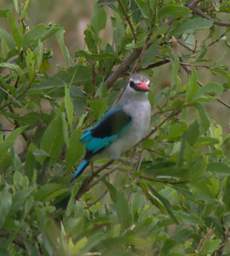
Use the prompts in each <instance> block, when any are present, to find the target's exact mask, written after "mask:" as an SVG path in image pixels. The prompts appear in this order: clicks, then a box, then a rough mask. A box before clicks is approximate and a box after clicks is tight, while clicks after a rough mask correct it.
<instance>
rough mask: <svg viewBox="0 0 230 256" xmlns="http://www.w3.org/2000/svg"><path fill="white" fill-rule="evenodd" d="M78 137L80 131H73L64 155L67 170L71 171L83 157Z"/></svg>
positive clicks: (82, 147)
mask: <svg viewBox="0 0 230 256" xmlns="http://www.w3.org/2000/svg"><path fill="white" fill-rule="evenodd" d="M80 137H81V132H80V130H79V129H75V130H74V131H73V133H72V135H71V137H70V140H69V141H70V142H69V146H68V148H67V153H66V162H67V169H68V170H71V169H72V168H73V167H74V166H75V165H76V163H77V162H78V161H79V160H80V159H81V157H82V156H83V153H84V146H83V145H82V143H81V142H80Z"/></svg>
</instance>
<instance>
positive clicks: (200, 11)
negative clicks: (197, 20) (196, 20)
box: [187, 5, 230, 27]
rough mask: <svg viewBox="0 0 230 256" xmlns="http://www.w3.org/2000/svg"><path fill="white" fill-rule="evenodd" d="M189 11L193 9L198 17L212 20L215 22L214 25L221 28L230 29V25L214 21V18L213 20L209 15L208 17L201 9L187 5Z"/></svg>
mask: <svg viewBox="0 0 230 256" xmlns="http://www.w3.org/2000/svg"><path fill="white" fill-rule="evenodd" d="M187 6H188V8H189V9H191V10H192V11H193V13H194V14H196V15H197V16H200V17H202V18H205V19H207V20H211V21H213V24H214V25H217V26H220V27H230V23H228V22H224V21H218V20H214V19H213V18H211V17H210V16H209V15H207V14H206V13H204V12H203V11H202V10H201V9H199V8H197V7H196V6H193V5H192V6H189V5H187Z"/></svg>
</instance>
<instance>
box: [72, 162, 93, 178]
mask: <svg viewBox="0 0 230 256" xmlns="http://www.w3.org/2000/svg"><path fill="white" fill-rule="evenodd" d="M88 165H89V160H87V159H84V160H82V161H81V162H80V164H79V165H78V166H77V168H76V169H75V170H74V172H73V175H72V179H71V181H74V180H75V179H76V178H77V177H79V176H80V175H81V174H82V172H83V171H84V170H85V168H86V167H87V166H88Z"/></svg>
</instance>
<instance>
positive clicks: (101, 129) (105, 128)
mask: <svg viewBox="0 0 230 256" xmlns="http://www.w3.org/2000/svg"><path fill="white" fill-rule="evenodd" d="M131 121H132V118H131V116H130V115H128V114H127V113H125V112H124V111H123V110H122V109H121V108H115V109H112V110H110V111H109V112H107V113H106V114H105V116H104V117H103V118H102V119H101V120H100V121H99V122H98V123H97V124H96V125H95V126H93V127H92V128H90V129H87V130H85V131H84V132H83V135H82V137H81V141H82V143H83V144H84V145H85V147H86V150H87V151H88V154H92V155H94V154H96V153H98V152H100V151H101V150H103V149H105V148H106V147H108V146H110V145H111V144H112V143H113V142H114V141H116V140H117V139H118V138H119V137H120V136H121V134H122V133H123V132H125V131H126V130H127V128H128V127H129V126H130V124H131Z"/></svg>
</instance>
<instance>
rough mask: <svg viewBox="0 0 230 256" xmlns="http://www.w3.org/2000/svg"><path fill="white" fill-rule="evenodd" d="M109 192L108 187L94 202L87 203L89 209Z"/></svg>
mask: <svg viewBox="0 0 230 256" xmlns="http://www.w3.org/2000/svg"><path fill="white" fill-rule="evenodd" d="M107 193H108V190H107V189H106V190H105V191H104V192H103V193H102V194H101V195H100V196H99V197H98V198H97V199H96V200H94V201H93V202H91V203H89V204H87V208H88V209H89V208H90V207H92V206H93V205H95V204H96V203H97V202H99V201H101V199H102V198H103V197H104V196H106V194H107Z"/></svg>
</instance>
